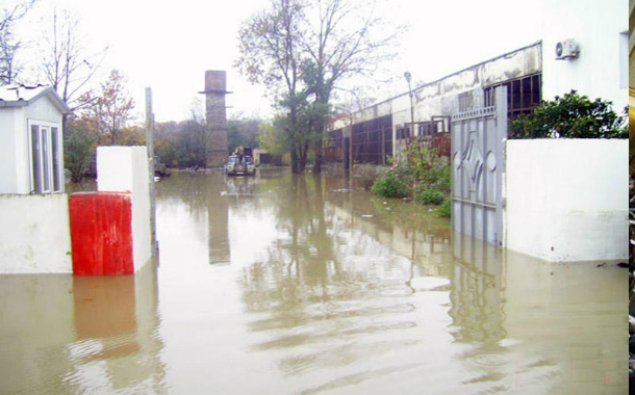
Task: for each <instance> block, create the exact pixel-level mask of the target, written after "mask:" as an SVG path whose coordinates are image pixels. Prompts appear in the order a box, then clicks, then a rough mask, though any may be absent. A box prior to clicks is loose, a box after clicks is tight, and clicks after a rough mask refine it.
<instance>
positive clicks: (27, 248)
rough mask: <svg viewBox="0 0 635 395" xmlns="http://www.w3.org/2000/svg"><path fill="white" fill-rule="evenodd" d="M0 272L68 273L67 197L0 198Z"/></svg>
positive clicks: (69, 239)
mask: <svg viewBox="0 0 635 395" xmlns="http://www.w3.org/2000/svg"><path fill="white" fill-rule="evenodd" d="M0 218H2V221H1V222H0V273H1V274H9V273H72V272H73V264H72V261H71V238H70V233H69V221H68V195H66V194H64V193H56V194H46V195H0Z"/></svg>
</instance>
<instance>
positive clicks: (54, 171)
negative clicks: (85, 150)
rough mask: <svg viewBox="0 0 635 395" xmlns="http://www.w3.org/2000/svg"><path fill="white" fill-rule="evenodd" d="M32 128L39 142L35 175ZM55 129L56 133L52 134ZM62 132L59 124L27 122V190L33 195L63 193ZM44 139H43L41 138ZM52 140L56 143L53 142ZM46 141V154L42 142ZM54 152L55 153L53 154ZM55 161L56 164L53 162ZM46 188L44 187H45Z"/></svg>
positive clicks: (29, 120) (31, 120) (30, 120)
mask: <svg viewBox="0 0 635 395" xmlns="http://www.w3.org/2000/svg"><path fill="white" fill-rule="evenodd" d="M34 128H37V132H36V135H37V138H38V140H39V142H40V147H39V150H37V154H38V155H39V159H40V160H39V162H38V166H37V167H38V169H37V173H38V174H36V169H35V163H34V161H35V159H36V158H34V146H33V144H34V141H33V135H34ZM53 129H57V132H55V133H54V132H53ZM62 136H63V132H62V126H61V125H60V124H59V123H54V122H47V121H38V120H33V119H28V120H27V141H28V148H29V149H28V151H29V190H30V192H31V193H33V194H36V193H37V194H47V193H61V192H64V161H63V151H62V150H63V144H64V142H63V138H62ZM43 137H44V138H43ZM53 138H55V139H56V141H53ZM43 141H46V144H47V147H46V152H45V150H43V145H42V142H43ZM53 150H55V151H56V152H53ZM55 159H57V163H54V162H55ZM36 176H39V177H40V183H39V185H36ZM47 185H48V187H45V186H47Z"/></svg>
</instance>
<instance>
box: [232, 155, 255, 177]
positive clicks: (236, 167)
mask: <svg viewBox="0 0 635 395" xmlns="http://www.w3.org/2000/svg"><path fill="white" fill-rule="evenodd" d="M225 174H227V175H228V176H240V175H242V176H253V175H255V174H256V165H255V164H254V158H253V157H252V156H251V155H245V154H242V155H237V154H232V155H230V156H229V158H227V163H226V164H225Z"/></svg>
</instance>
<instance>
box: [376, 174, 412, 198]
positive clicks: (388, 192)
mask: <svg viewBox="0 0 635 395" xmlns="http://www.w3.org/2000/svg"><path fill="white" fill-rule="evenodd" d="M370 190H371V191H372V192H373V193H374V194H375V195H379V196H383V197H388V198H392V197H395V198H400V197H406V196H408V195H409V194H410V188H409V187H408V185H407V184H406V183H405V182H404V181H403V180H402V179H400V178H398V177H397V175H396V174H395V172H393V171H391V172H389V173H388V174H386V175H385V176H384V177H382V178H378V179H377V180H375V182H374V183H373V186H372V187H371V189H370Z"/></svg>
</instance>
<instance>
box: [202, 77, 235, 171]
mask: <svg viewBox="0 0 635 395" xmlns="http://www.w3.org/2000/svg"><path fill="white" fill-rule="evenodd" d="M200 93H204V94H205V109H206V118H207V130H208V132H209V145H208V150H207V166H209V167H221V166H223V163H224V161H225V158H227V154H228V152H227V151H228V144H227V114H226V111H225V109H226V107H225V95H227V94H228V93H231V92H228V91H227V74H226V72H225V70H207V71H206V72H205V90H204V91H203V92H200Z"/></svg>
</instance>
